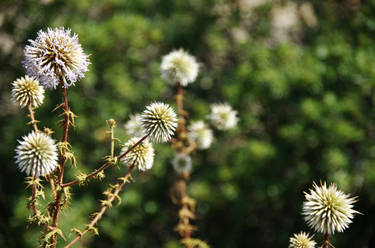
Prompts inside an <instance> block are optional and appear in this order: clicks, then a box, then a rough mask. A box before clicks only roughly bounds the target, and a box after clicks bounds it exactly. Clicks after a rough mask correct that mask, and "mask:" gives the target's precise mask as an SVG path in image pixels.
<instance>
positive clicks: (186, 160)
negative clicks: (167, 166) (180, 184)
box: [172, 153, 192, 174]
mask: <svg viewBox="0 0 375 248" xmlns="http://www.w3.org/2000/svg"><path fill="white" fill-rule="evenodd" d="M172 165H173V168H174V169H175V171H176V172H177V173H178V174H184V173H189V172H190V171H191V168H192V162H191V157H190V156H188V155H186V154H184V153H178V154H176V156H175V157H174V158H173V160H172Z"/></svg>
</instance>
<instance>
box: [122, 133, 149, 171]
mask: <svg viewBox="0 0 375 248" xmlns="http://www.w3.org/2000/svg"><path fill="white" fill-rule="evenodd" d="M140 139H141V138H139V137H133V138H131V139H130V140H129V141H128V142H126V143H125V144H124V147H123V148H122V150H121V153H124V152H126V151H127V150H128V149H129V148H130V147H132V146H133V145H135V144H136V143H137V142H138V141H139V140H140ZM121 161H123V162H124V163H125V164H127V165H128V166H129V167H130V166H135V167H137V168H138V169H140V170H141V171H145V170H149V169H151V168H152V164H153V162H154V148H152V144H151V143H150V142H149V141H148V140H144V141H143V142H142V143H140V144H139V145H137V146H136V147H134V148H133V149H132V150H131V151H130V152H129V153H128V154H126V155H125V156H124V157H123V158H122V159H121Z"/></svg>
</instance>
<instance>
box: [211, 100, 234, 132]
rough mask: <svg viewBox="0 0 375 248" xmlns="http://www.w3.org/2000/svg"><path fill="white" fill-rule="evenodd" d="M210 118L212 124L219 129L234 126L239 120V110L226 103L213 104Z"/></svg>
mask: <svg viewBox="0 0 375 248" xmlns="http://www.w3.org/2000/svg"><path fill="white" fill-rule="evenodd" d="M209 118H210V120H211V123H212V125H213V126H214V127H216V128H217V129H219V130H228V129H230V128H233V127H235V126H236V124H237V122H238V117H237V111H235V110H232V107H231V106H230V105H228V104H225V103H224V104H213V105H211V114H210V116H209Z"/></svg>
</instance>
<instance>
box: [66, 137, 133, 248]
mask: <svg viewBox="0 0 375 248" xmlns="http://www.w3.org/2000/svg"><path fill="white" fill-rule="evenodd" d="M139 143H140V142H139ZM128 151H130V149H129V150H128ZM124 156H125V155H124ZM133 169H134V166H131V167H130V168H129V170H128V172H127V173H126V174H125V176H124V177H123V178H121V183H120V184H119V185H118V186H117V187H116V188H115V191H114V192H113V195H112V196H111V197H110V198H109V199H108V203H109V204H105V205H102V207H101V209H100V211H99V212H98V213H97V214H96V215H95V218H94V219H93V220H92V221H91V222H90V224H89V225H88V226H87V227H86V228H85V229H84V230H83V231H82V232H81V233H80V234H77V237H75V238H74V239H73V240H72V241H71V242H70V243H69V244H67V245H66V246H65V247H64V248H69V247H71V246H72V245H73V244H74V243H76V242H77V241H78V240H80V239H81V238H82V237H83V236H84V235H85V234H86V233H87V232H88V231H90V230H91V229H92V228H93V227H94V226H95V225H96V224H97V223H98V221H99V220H100V219H101V218H102V217H103V214H104V213H105V211H106V210H107V209H108V208H109V206H110V204H112V202H113V201H114V200H115V199H116V198H117V197H118V194H119V193H120V191H121V190H122V188H123V186H124V185H125V184H126V182H128V180H129V178H131V173H132V171H133Z"/></svg>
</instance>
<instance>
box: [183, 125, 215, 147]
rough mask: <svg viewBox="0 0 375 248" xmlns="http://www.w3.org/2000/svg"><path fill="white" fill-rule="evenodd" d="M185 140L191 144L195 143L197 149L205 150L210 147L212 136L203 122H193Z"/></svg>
mask: <svg viewBox="0 0 375 248" xmlns="http://www.w3.org/2000/svg"><path fill="white" fill-rule="evenodd" d="M187 138H188V140H189V142H190V143H191V144H193V143H197V144H198V149H207V148H209V147H210V146H211V143H212V141H213V139H214V135H213V132H212V130H211V129H210V128H208V127H207V125H206V124H205V123H204V122H203V121H195V122H194V121H193V122H192V123H191V124H190V125H189V127H188V134H187Z"/></svg>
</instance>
